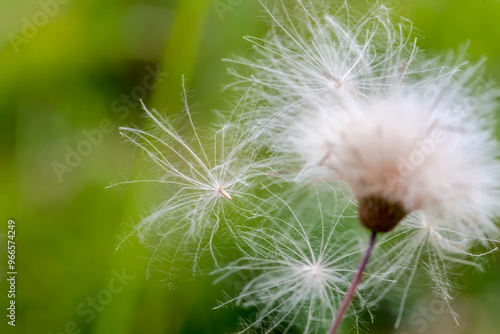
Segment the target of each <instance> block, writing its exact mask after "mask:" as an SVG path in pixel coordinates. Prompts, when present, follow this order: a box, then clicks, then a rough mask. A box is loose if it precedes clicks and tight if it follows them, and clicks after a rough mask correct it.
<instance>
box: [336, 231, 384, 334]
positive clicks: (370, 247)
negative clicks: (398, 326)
mask: <svg viewBox="0 0 500 334" xmlns="http://www.w3.org/2000/svg"><path fill="white" fill-rule="evenodd" d="M376 238H377V232H372V236H371V238H370V244H369V245H368V248H367V249H366V253H365V256H364V257H363V260H362V261H361V264H360V265H359V268H358V271H357V272H356V275H355V276H354V278H353V279H352V281H351V286H349V290H347V294H346V295H345V297H344V300H343V301H342V303H341V304H340V307H339V309H338V310H337V314H336V315H335V319H334V320H333V323H332V327H330V330H329V331H328V334H336V333H337V331H338V330H339V328H340V325H341V324H342V320H343V319H344V315H345V313H346V312H347V309H348V308H349V305H351V302H352V299H353V298H354V296H355V295H356V289H357V288H358V285H359V283H360V282H361V279H362V278H363V272H364V271H365V268H366V265H367V264H368V260H370V256H371V255H372V251H373V247H375V239H376Z"/></svg>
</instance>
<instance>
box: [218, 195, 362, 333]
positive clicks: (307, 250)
mask: <svg viewBox="0 0 500 334" xmlns="http://www.w3.org/2000/svg"><path fill="white" fill-rule="evenodd" d="M274 196H275V199H276V201H277V203H276V206H278V205H279V204H278V203H281V206H282V207H283V208H284V209H283V210H281V211H280V212H278V213H276V214H274V215H272V216H271V217H270V218H268V219H267V220H265V221H263V223H262V224H263V226H262V227H260V228H252V229H247V230H246V231H244V232H243V233H242V234H241V238H242V239H243V241H244V243H243V244H242V245H241V246H240V248H241V250H242V252H243V254H244V255H243V256H242V257H241V258H239V259H238V260H236V261H234V262H233V263H231V264H229V265H228V266H226V267H224V268H221V269H219V270H216V271H215V272H214V274H220V275H221V276H220V277H219V278H218V279H217V281H216V282H218V281H221V280H222V279H224V278H226V277H228V276H229V275H233V276H234V275H245V274H249V275H250V277H252V278H251V280H250V281H249V282H248V283H247V284H246V285H245V286H244V287H243V289H242V291H241V292H240V294H239V296H238V297H236V298H233V299H230V300H228V301H227V302H224V303H222V304H220V305H219V306H218V307H217V308H219V307H223V306H225V305H227V304H229V303H233V302H234V303H236V304H237V305H242V306H245V307H253V308H257V309H258V310H259V312H258V314H257V316H256V319H255V320H254V321H253V322H251V323H249V324H248V325H247V326H246V327H245V328H244V329H243V330H242V331H241V332H240V333H243V332H246V331H248V330H249V329H250V328H252V327H255V326H267V327H265V333H271V332H272V331H273V330H274V329H276V328H278V327H279V326H281V327H280V331H281V332H282V333H287V332H288V331H289V330H290V328H291V327H292V326H293V325H297V326H300V327H301V328H302V330H303V332H304V333H318V332H321V331H323V330H325V328H326V327H327V326H328V322H329V320H330V319H331V317H332V316H333V315H334V314H335V311H336V309H337V306H338V303H339V300H340V298H342V295H343V294H344V293H343V291H344V290H345V288H346V286H347V285H348V279H347V276H348V275H349V274H350V273H352V272H353V270H352V269H351V265H350V264H351V261H352V258H354V257H356V255H357V254H358V253H359V252H360V251H359V250H358V249H357V247H356V241H357V240H356V239H355V238H352V236H350V235H349V236H348V235H345V234H344V232H341V231H339V230H340V229H342V227H340V225H341V224H342V222H341V220H342V219H345V217H346V216H347V214H346V210H349V208H350V201H349V199H348V198H342V197H340V196H339V197H336V200H335V201H334V203H335V205H337V206H339V209H340V210H339V211H338V212H335V211H337V210H331V205H330V203H328V205H329V206H330V209H327V208H324V207H323V205H324V203H323V204H322V203H321V201H322V200H324V199H325V197H324V196H322V197H321V198H322V199H320V196H319V192H318V190H317V189H316V192H315V193H313V194H309V196H310V197H312V198H311V200H307V201H306V202H307V203H308V204H307V208H308V210H307V212H308V213H307V215H305V214H304V211H303V210H302V209H301V207H302V206H301V205H300V202H302V205H304V201H305V200H304V198H308V197H309V196H308V195H307V193H304V192H302V193H301V196H297V198H298V200H297V201H300V202H297V201H292V202H290V203H288V202H285V201H284V200H283V199H281V198H280V197H277V195H274ZM327 198H328V199H330V200H331V199H332V198H331V196H328V197H327ZM325 202H326V201H325ZM292 207H294V208H295V209H292ZM304 207H306V206H304ZM296 211H298V212H300V213H301V215H300V217H299V216H298V215H297V214H296ZM303 216H304V217H303ZM305 216H307V217H305ZM273 217H274V218H273ZM278 217H279V218H278ZM287 217H289V218H287Z"/></svg>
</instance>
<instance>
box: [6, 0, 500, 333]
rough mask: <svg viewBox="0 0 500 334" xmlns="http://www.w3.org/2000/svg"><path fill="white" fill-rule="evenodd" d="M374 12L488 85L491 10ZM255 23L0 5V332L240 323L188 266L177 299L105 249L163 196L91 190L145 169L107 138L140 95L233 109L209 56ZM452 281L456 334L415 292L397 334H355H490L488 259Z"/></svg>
mask: <svg viewBox="0 0 500 334" xmlns="http://www.w3.org/2000/svg"><path fill="white" fill-rule="evenodd" d="M388 3H389V5H390V6H391V7H393V8H395V11H396V12H397V13H399V14H401V15H403V16H405V17H407V18H409V19H411V20H412V21H413V22H414V23H415V26H416V27H417V28H418V34H419V35H421V36H424V37H425V38H422V39H420V45H421V46H422V47H423V48H424V49H427V50H429V52H432V53H434V52H442V51H443V50H448V49H457V48H458V47H459V46H460V45H462V44H464V43H465V42H467V41H468V40H470V41H471V46H470V54H471V57H472V59H479V57H480V56H481V55H486V56H487V57H488V61H487V63H486V66H487V70H488V71H487V72H488V74H489V75H490V76H491V77H492V78H494V79H496V80H498V81H500V1H498V0H479V1H478V0H419V1H416V0H414V1H408V0H407V1H403V0H401V1H396V0H394V1H388ZM352 5H354V6H357V7H358V8H360V9H362V8H364V7H366V3H364V2H361V1H353V2H352ZM263 16H264V15H263V13H262V12H261V8H260V5H259V4H258V1H256V0H178V1H175V0H142V1H133V0H108V1H98V0H86V1H83V0H42V1H38V0H17V1H12V0H10V1H7V0H1V2H0V22H1V23H0V94H1V99H0V147H1V155H0V187H1V188H0V189H1V192H0V199H1V201H0V212H1V221H0V247H1V252H2V259H1V261H0V278H1V281H0V295H1V298H0V301H1V307H0V309H2V310H3V311H0V313H1V314H2V316H1V317H0V319H2V320H1V323H0V332H1V333H27V334H28V333H29V334H31V333H35V334H37V333H53V334H56V333H57V334H59V333H78V330H80V333H96V334H104V333H168V334H176V333H229V332H232V331H234V330H235V329H237V325H236V324H237V319H238V316H239V315H245V312H252V311H244V310H243V311H242V310H237V309H231V308H228V309H223V310H217V311H213V310H212V307H214V306H216V305H217V303H216V300H221V299H223V298H224V297H223V293H222V290H223V289H225V288H227V286H223V285H221V286H213V285H212V280H211V277H193V276H192V275H191V274H190V272H189V270H184V271H182V272H181V273H180V277H179V278H178V279H177V280H176V282H174V284H175V285H176V286H177V288H178V289H177V290H175V291H170V289H168V288H167V286H166V284H167V283H168V282H165V281H162V280H163V279H164V278H165V275H162V273H161V272H157V273H155V274H154V275H153V276H152V277H151V279H149V280H147V279H146V278H145V274H144V271H145V269H146V264H147V256H148V250H147V249H145V248H144V247H143V246H142V245H141V244H140V243H138V242H137V240H136V239H134V238H132V239H131V240H132V243H130V244H129V245H128V246H127V247H126V248H125V249H122V250H119V251H115V248H116V245H117V243H118V238H117V236H118V235H119V234H121V233H122V232H123V230H124V229H126V228H128V227H127V226H128V225H130V224H131V223H132V222H136V221H137V220H138V219H140V217H141V215H142V214H144V213H145V212H146V211H147V210H149V209H151V208H152V207H154V206H155V205H156V204H159V203H160V202H161V200H162V197H161V192H159V191H158V189H155V188H153V187H151V186H148V185H129V186H123V187H119V188H112V189H107V190H106V189H105V187H106V186H107V185H109V184H110V183H111V182H113V181H116V180H118V181H119V180H122V179H123V176H122V175H125V176H126V177H131V178H133V177H135V176H137V175H139V174H140V173H141V171H142V172H143V174H145V175H147V173H148V170H149V168H150V167H151V165H150V164H149V163H147V162H145V161H144V160H143V159H142V157H141V155H140V154H137V153H138V152H136V151H135V150H134V148H133V147H132V146H131V145H128V144H125V143H124V140H123V139H122V138H121V137H120V135H119V134H118V130H117V128H118V127H119V126H122V125H137V126H141V124H143V119H142V118H141V110H140V107H139V106H138V99H139V98H142V99H144V100H145V101H146V103H147V105H148V106H151V107H155V108H156V109H158V110H160V111H162V112H165V113H168V114H170V115H173V114H175V113H176V112H177V110H179V107H180V101H179V94H180V92H181V89H180V83H181V75H183V74H184V75H185V77H186V82H187V85H188V87H189V88H190V89H191V90H192V91H193V92H194V94H193V96H192V97H191V102H200V108H199V112H198V113H197V114H196V116H195V119H196V122H197V123H198V124H209V123H210V122H211V120H212V118H213V115H214V114H213V112H212V111H211V110H214V109H225V108H227V106H228V103H227V102H226V101H233V100H234V97H232V96H231V94H230V93H222V92H221V87H222V85H223V84H227V83H229V82H230V81H231V78H230V77H229V76H228V75H227V74H226V72H225V64H224V63H223V62H222V61H221V58H223V57H228V56H230V55H231V54H233V53H236V54H248V53H250V47H249V45H248V44H247V43H246V42H244V41H243V39H242V36H244V35H248V34H251V35H257V36H262V35H263V34H264V32H265V30H266V23H265V20H264V19H263ZM499 114H500V110H499ZM86 137H90V138H92V140H93V143H91V145H90V146H89V145H85V144H83V142H85V141H87V138H86ZM72 150H80V151H81V152H84V153H85V154H84V156H80V158H78V157H76V156H74V154H72V153H70V152H72ZM67 159H70V160H69V162H70V165H71V166H69V167H66V168H64V167H62V165H63V164H64V165H66V166H68V163H67V161H66V160H67ZM499 200H500V199H499ZM8 219H15V221H16V223H17V238H16V243H17V271H18V276H17V295H16V302H17V304H16V305H17V326H16V327H15V328H12V327H10V326H7V324H6V323H7V319H6V317H5V315H4V314H6V313H7V311H6V308H7V306H8V304H7V298H6V295H7V290H8V287H7V282H6V279H5V272H6V271H7V268H6V261H7V260H6V238H5V236H6V233H7V221H8ZM124 275H125V276H124ZM117 277H119V278H120V279H121V280H119V279H117ZM458 283H459V284H461V285H463V286H465V288H464V289H463V290H462V291H461V294H460V296H459V297H458V298H457V300H456V301H455V303H454V306H455V308H456V309H457V311H458V312H459V313H460V314H461V326H460V327H456V326H455V325H453V322H452V319H451V317H450V316H449V315H446V314H440V313H441V312H439V310H436V309H435V308H434V309H433V307H432V306H433V304H432V300H431V299H429V298H431V297H425V296H424V297H423V299H422V300H421V301H420V302H418V303H416V304H415V305H414V308H413V310H408V312H407V315H408V317H407V318H406V320H405V321H404V325H403V327H402V328H400V329H398V330H394V329H392V324H393V323H394V321H395V317H396V312H395V311H394V309H393V308H389V307H388V308H385V307H384V305H383V306H382V308H381V309H380V310H379V311H378V312H376V315H377V319H376V323H375V324H374V325H372V326H369V327H368V329H363V331H366V332H370V333H395V334H405V333H406V334H408V333H464V334H465V333H474V334H476V333H479V334H490V333H491V334H494V333H497V334H498V333H499V332H500V330H499V328H500V261H499V259H495V255H491V256H489V262H488V266H487V267H486V270H485V272H484V273H479V272H477V271H475V270H468V271H467V272H466V273H465V274H464V275H461V276H460V277H459V278H458ZM429 308H430V311H429V310H428V309H429Z"/></svg>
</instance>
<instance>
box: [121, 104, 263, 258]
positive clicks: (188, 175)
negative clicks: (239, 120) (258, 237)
mask: <svg viewBox="0 0 500 334" xmlns="http://www.w3.org/2000/svg"><path fill="white" fill-rule="evenodd" d="M184 103H185V113H186V116H187V119H188V124H189V125H190V127H191V131H192V134H191V136H192V138H194V141H192V142H190V141H186V140H185V139H184V138H183V137H182V136H181V135H180V134H179V133H178V132H176V131H175V130H174V128H173V126H172V125H171V122H169V121H167V120H166V119H163V118H162V117H161V116H160V115H159V113H158V112H156V111H155V110H153V111H149V110H148V109H147V108H146V107H145V106H144V105H143V108H144V110H145V112H146V114H147V116H148V117H149V119H151V120H152V122H153V130H152V131H145V130H141V129H134V128H128V127H122V128H120V131H121V134H122V135H123V136H124V137H125V138H127V139H128V140H129V141H130V142H132V143H133V144H134V145H136V146H137V147H139V148H140V149H142V150H143V151H144V152H145V153H146V155H147V157H148V158H149V159H150V160H151V161H153V162H154V163H155V165H156V166H157V167H158V170H159V174H160V176H159V178H158V179H152V180H137V181H125V182H121V183H118V184H130V183H138V182H151V183H158V184H160V185H165V186H166V187H167V188H166V189H167V190H169V191H170V193H171V194H172V195H171V197H169V198H168V199H167V200H166V201H165V202H163V203H162V204H161V206H160V207H159V208H158V209H156V210H155V211H154V212H153V213H152V214H150V215H149V216H147V217H145V218H144V219H143V220H142V221H141V222H140V223H139V224H137V225H136V226H135V228H134V229H133V230H132V231H131V232H130V233H129V234H128V235H127V236H126V237H125V238H124V240H126V239H127V238H128V237H129V236H130V235H132V234H134V233H138V234H139V236H140V237H141V240H143V242H146V243H148V242H149V240H151V239H153V240H155V239H159V241H156V245H154V246H153V256H152V259H151V261H150V265H149V266H150V267H155V266H156V265H155V264H154V263H155V257H159V256H160V253H161V252H162V249H169V248H172V247H173V248H174V250H175V251H174V253H173V254H174V259H173V260H169V261H170V262H173V261H175V257H177V256H178V254H180V250H181V249H180V248H181V247H184V246H186V245H189V244H191V243H195V244H196V251H195V255H194V261H193V262H194V265H196V264H197V262H198V259H199V257H200V256H201V254H202V253H203V252H204V251H205V250H209V252H210V254H211V255H212V258H213V259H214V261H215V263H217V259H216V254H215V251H214V248H213V240H214V238H215V237H216V233H217V232H219V233H223V232H221V231H220V229H221V227H223V230H224V233H226V234H229V235H233V236H234V231H233V227H232V226H231V223H230V222H229V221H228V219H227V217H226V216H225V206H226V205H228V204H229V202H231V204H232V205H233V206H235V207H237V208H238V209H237V211H239V212H240V213H242V214H248V215H249V216H252V215H255V214H256V213H255V212H256V211H257V210H255V211H253V209H248V208H247V207H248V206H246V205H245V204H244V203H245V201H249V200H254V198H255V195H253V194H252V193H251V191H247V186H248V185H249V183H250V182H251V180H252V179H255V178H257V177H258V176H259V175H265V174H266V172H264V171H262V170H260V169H258V168H256V162H255V161H254V157H253V156H252V154H254V153H253V152H251V151H247V150H246V146H245V143H244V140H243V139H242V135H241V133H238V131H239V130H238V128H237V127H233V126H230V125H226V126H224V127H222V128H221V129H220V130H218V131H217V132H216V134H215V136H213V138H211V139H202V137H201V136H200V134H199V130H197V129H196V128H195V126H194V123H193V119H192V116H191V112H190V109H189V106H188V104H187V98H186V97H184ZM209 150H211V151H209ZM118 184H115V186H116V185H118ZM233 198H237V199H238V200H237V201H236V203H234V202H235V201H234V200H233ZM240 206H241V207H240ZM122 242H123V241H122ZM120 244H121V243H120ZM163 262H164V261H163ZM163 262H162V261H160V264H163Z"/></svg>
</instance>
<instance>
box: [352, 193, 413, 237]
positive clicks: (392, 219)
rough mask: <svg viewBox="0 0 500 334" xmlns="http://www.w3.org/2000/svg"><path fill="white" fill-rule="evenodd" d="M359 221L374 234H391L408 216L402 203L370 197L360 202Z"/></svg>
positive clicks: (374, 196)
mask: <svg viewBox="0 0 500 334" xmlns="http://www.w3.org/2000/svg"><path fill="white" fill-rule="evenodd" d="M358 209H359V220H360V222H361V224H363V226H365V227H366V228H368V229H370V230H371V231H373V232H377V233H379V232H380V233H383V232H389V231H391V230H392V229H393V228H394V227H396V226H397V225H398V224H399V222H400V221H401V220H402V219H403V218H404V217H405V216H406V215H407V212H406V211H405V209H404V207H403V205H401V203H391V202H388V201H387V200H386V199H384V198H382V197H380V196H376V195H370V196H367V197H363V198H361V199H360V200H359V208H358Z"/></svg>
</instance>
